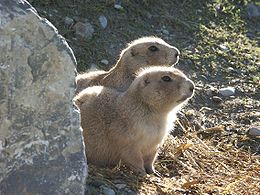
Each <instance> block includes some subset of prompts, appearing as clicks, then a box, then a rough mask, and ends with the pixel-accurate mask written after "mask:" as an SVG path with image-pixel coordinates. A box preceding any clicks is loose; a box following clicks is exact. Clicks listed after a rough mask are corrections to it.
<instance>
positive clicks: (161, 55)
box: [75, 37, 180, 94]
mask: <svg viewBox="0 0 260 195" xmlns="http://www.w3.org/2000/svg"><path fill="white" fill-rule="evenodd" d="M179 56H180V51H179V50H178V49H177V48H176V47H173V46H171V45H169V44H168V43H166V42H165V41H164V40H162V39H160V38H158V37H143V38H140V39H137V40H135V41H133V42H131V43H130V44H128V47H127V48H125V49H124V50H123V51H122V52H121V54H120V58H119V60H118V61H117V63H116V65H114V67H112V68H111V69H110V70H109V71H108V72H106V71H102V70H100V71H94V72H89V73H84V74H79V75H77V77H76V92H75V93H76V94H77V93H79V92H80V91H82V90H83V89H85V88H87V87H89V86H94V85H102V86H105V87H111V88H115V89H117V90H120V91H125V90H126V89H127V88H128V87H129V85H130V84H131V83H132V81H133V80H134V74H135V73H136V72H137V71H138V70H139V69H140V68H144V67H146V66H153V65H156V64H164V65H165V66H171V65H174V64H176V63H177V62H178V60H179Z"/></svg>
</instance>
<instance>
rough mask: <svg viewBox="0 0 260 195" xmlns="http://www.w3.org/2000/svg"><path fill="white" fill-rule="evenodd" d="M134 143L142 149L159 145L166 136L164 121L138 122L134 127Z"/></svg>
mask: <svg viewBox="0 0 260 195" xmlns="http://www.w3.org/2000/svg"><path fill="white" fill-rule="evenodd" d="M135 129H136V130H135V132H136V137H135V139H136V141H137V144H138V145H140V146H141V147H142V148H147V147H154V146H157V145H159V144H160V143H161V142H162V140H163V138H164V137H165V135H166V134H167V125H166V120H165V121H163V122H162V121H158V120H154V121H145V120H142V119H140V122H139V123H137V124H136V126H135Z"/></svg>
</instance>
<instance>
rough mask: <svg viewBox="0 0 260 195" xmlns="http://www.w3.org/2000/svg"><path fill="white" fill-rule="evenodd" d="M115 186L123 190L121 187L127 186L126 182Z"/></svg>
mask: <svg viewBox="0 0 260 195" xmlns="http://www.w3.org/2000/svg"><path fill="white" fill-rule="evenodd" d="M115 186H116V188H118V189H119V190H121V189H123V188H125V187H126V184H116V185H115Z"/></svg>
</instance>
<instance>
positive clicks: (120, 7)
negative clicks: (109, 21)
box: [114, 4, 124, 10]
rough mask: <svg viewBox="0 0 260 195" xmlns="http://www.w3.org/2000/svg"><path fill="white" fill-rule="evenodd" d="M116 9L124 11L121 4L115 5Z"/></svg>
mask: <svg viewBox="0 0 260 195" xmlns="http://www.w3.org/2000/svg"><path fill="white" fill-rule="evenodd" d="M114 8H116V9H118V10H122V9H124V8H123V7H122V6H121V5H119V4H115V5H114Z"/></svg>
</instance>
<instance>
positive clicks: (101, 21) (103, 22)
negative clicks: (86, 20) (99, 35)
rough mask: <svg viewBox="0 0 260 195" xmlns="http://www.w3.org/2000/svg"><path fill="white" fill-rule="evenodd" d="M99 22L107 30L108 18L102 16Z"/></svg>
mask: <svg viewBox="0 0 260 195" xmlns="http://www.w3.org/2000/svg"><path fill="white" fill-rule="evenodd" d="M98 20H99V22H100V25H101V27H102V28H104V29H105V28H106V27H107V18H106V16H103V15H101V16H99V18H98Z"/></svg>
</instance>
